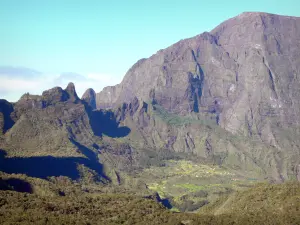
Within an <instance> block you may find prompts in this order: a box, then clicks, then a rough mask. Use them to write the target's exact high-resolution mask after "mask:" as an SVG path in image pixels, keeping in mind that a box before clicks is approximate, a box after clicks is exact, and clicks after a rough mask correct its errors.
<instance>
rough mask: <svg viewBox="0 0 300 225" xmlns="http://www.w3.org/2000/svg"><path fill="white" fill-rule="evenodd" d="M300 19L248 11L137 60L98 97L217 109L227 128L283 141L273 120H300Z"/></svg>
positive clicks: (184, 111)
mask: <svg viewBox="0 0 300 225" xmlns="http://www.w3.org/2000/svg"><path fill="white" fill-rule="evenodd" d="M299 37H300V18H297V17H287V16H278V15H272V14H266V13H243V14H241V15H239V16H237V17H235V18H232V19H229V20H228V21H225V22H224V23H222V24H221V25H219V26H218V27H216V28H215V29H214V30H212V31H211V32H205V33H203V34H200V35H198V36H195V37H193V38H189V39H185V40H181V41H179V42H178V43H176V44H174V45H172V46H170V47H169V48H167V49H164V50H160V51H158V52H157V53H156V54H154V55H153V56H151V57H150V58H148V59H142V60H140V61H138V62H137V63H136V64H135V65H134V66H133V67H132V68H131V69H130V70H129V71H128V72H127V74H126V75H125V77H124V79H123V81H122V82H121V83H120V84H118V85H116V86H114V87H107V88H104V90H103V91H102V92H100V93H98V94H97V97H96V101H97V102H96V104H97V108H113V107H116V106H117V105H119V104H122V103H123V102H126V103H128V104H129V103H130V102H131V101H132V100H133V99H134V98H135V97H138V98H139V99H142V100H143V101H145V102H148V101H154V102H156V103H157V104H159V105H161V106H163V107H164V108H165V109H167V110H168V111H169V112H173V113H176V114H180V115H188V114H189V113H191V112H196V113H199V114H203V113H207V112H209V113H211V114H214V115H215V116H216V120H217V121H216V122H217V123H218V124H219V125H220V126H221V127H223V128H225V129H226V130H228V131H230V132H232V133H235V134H243V135H250V136H252V135H258V136H260V137H261V138H262V140H263V141H264V142H267V143H269V144H271V145H278V143H276V142H277V141H276V138H275V137H274V135H273V134H272V129H271V124H274V123H277V124H278V126H280V127H289V126H290V125H291V124H293V125H299V123H300V116H299V115H300V114H299V109H300V105H299V104H300V103H299V97H300V96H299V91H298V88H299V86H300V83H299V82H300V80H299V79H298V76H297V74H299V71H300V63H299V60H300V57H299V56H300V55H299V54H300V44H299Z"/></svg>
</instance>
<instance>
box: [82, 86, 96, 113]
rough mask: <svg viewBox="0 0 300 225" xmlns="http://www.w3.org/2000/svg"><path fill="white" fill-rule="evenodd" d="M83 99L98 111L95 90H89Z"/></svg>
mask: <svg viewBox="0 0 300 225" xmlns="http://www.w3.org/2000/svg"><path fill="white" fill-rule="evenodd" d="M81 99H82V100H83V101H85V102H86V103H88V104H89V105H90V106H91V107H92V108H93V109H96V92H95V91H94V89H92V88H89V89H87V90H86V91H85V92H84V94H83V95H82V98H81Z"/></svg>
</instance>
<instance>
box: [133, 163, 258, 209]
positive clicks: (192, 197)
mask: <svg viewBox="0 0 300 225" xmlns="http://www.w3.org/2000/svg"><path fill="white" fill-rule="evenodd" d="M139 177H140V179H143V181H144V182H145V183H146V184H147V186H148V188H149V189H150V190H153V191H156V192H158V193H159V195H160V196H161V197H162V198H168V199H171V201H172V203H173V205H174V207H175V208H180V206H181V205H182V204H185V203H186V202H193V203H194V204H195V203H197V202H202V201H207V202H213V201H215V200H216V199H217V198H219V197H220V196H222V195H224V194H228V193H231V192H233V191H238V190H243V189H246V188H248V187H251V186H252V185H254V184H255V183H257V182H258V180H256V179H255V178H251V177H243V176H241V175H239V174H236V173H235V172H234V171H232V170H229V169H226V168H224V167H220V166H216V165H207V164H197V163H194V162H192V161H188V160H178V161H176V160H166V161H165V166H163V167H154V166H152V167H150V168H148V169H144V171H143V172H142V173H141V174H140V175H139Z"/></svg>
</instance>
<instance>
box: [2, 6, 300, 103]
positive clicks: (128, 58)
mask: <svg viewBox="0 0 300 225" xmlns="http://www.w3.org/2000/svg"><path fill="white" fill-rule="evenodd" d="M299 9H300V1H299V0H284V1H281V0H273V1H271V0H251V1H236V0H232V1H225V0H223V1H218V0H214V1H201V0H195V1H194V0H184V1H183V0H181V1H177V0H172V1H169V0H152V1H149V0H147V1H146V0H139V1H135V0H127V1H124V0H118V1H108V0H107V1H104V0H97V1H92V0H72V1H69V0H44V1H41V0H26V1H25V0H0V28H1V33H0V66H5V67H6V68H7V67H8V66H9V67H25V68H30V69H32V70H35V71H38V72H40V73H38V74H39V75H38V76H37V75H36V73H33V74H35V76H31V73H28V71H27V72H25V73H24V74H22V69H20V68H18V71H19V74H17V75H16V73H15V72H12V73H8V72H6V73H5V74H4V73H2V74H1V70H0V98H8V99H9V100H11V101H15V100H17V99H18V98H19V97H20V95H21V94H22V93H23V92H25V91H26V92H27V91H28V92H32V93H37V94H40V93H41V91H42V88H50V87H51V85H66V83H67V82H68V81H69V80H70V79H71V78H72V76H70V72H72V73H76V74H77V75H76V76H74V80H73V81H74V82H75V85H76V86H78V92H79V94H80V95H81V94H82V92H83V91H84V89H85V88H87V86H88V85H90V86H91V87H93V88H94V89H95V90H96V92H99V91H100V90H101V89H102V88H103V87H104V86H106V85H113V84H116V83H118V82H120V81H121V79H122V77H123V76H124V75H125V73H126V71H127V70H128V69H129V68H130V67H131V66H132V65H133V64H134V63H135V62H136V61H137V60H139V59H140V58H145V57H149V56H151V55H152V54H154V53H156V52H157V51H158V50H159V49H162V48H166V47H168V46H169V45H171V44H173V43H175V42H177V41H179V40H180V39H184V38H188V37H191V36H195V35H197V34H200V33H202V32H204V31H210V30H211V29H213V28H214V27H215V26H217V25H218V24H219V23H221V22H223V21H224V20H226V19H228V18H231V17H234V16H236V15H238V14H240V13H242V12H244V11H263V12H269V13H276V14H283V15H291V16H300V10H299ZM10 69H11V70H12V71H13V70H14V68H10ZM24 70H26V69H24ZM6 71H8V70H6ZM20 71H21V72H20ZM62 73H63V75H61V74H62ZM66 73H68V76H66V75H65V74H66ZM22 79H23V81H24V82H25V83H22ZM62 80H63V81H64V82H62ZM15 81H17V82H15ZM31 81H32V82H33V83H34V84H32V83H30V82H31ZM43 81H47V84H44V83H43ZM58 81H59V82H58ZM14 82H15V83H14ZM42 83H43V84H42ZM13 84H16V87H11V86H12V85H13ZM27 86H28V87H27ZM1 89H2V90H1Z"/></svg>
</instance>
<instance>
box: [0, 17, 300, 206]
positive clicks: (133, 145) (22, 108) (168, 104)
mask: <svg viewBox="0 0 300 225" xmlns="http://www.w3.org/2000/svg"><path fill="white" fill-rule="evenodd" d="M299 37H300V18H296V17H287V16H279V15H272V14H267V13H243V14H241V15H239V16H237V17H235V18H232V19H229V20H228V21H225V22H224V23H222V24H220V25H219V26H218V27H216V28H215V29H213V30H212V31H211V32H205V33H203V34H200V35H198V36H195V37H193V38H189V39H185V40H181V41H179V42H178V43H176V44H174V45H172V46H170V47H169V48H166V49H164V50H160V51H158V52H157V53H156V54H154V55H153V56H151V57H150V58H148V59H141V60H139V61H138V62H137V63H136V64H135V65H134V66H133V67H132V68H131V69H130V70H129V71H128V72H127V73H126V75H125V77H124V79H123V81H122V82H121V83H120V84H118V85H116V86H113V87H106V88H104V89H103V91H102V92H100V93H95V91H94V90H93V89H88V90H87V91H86V92H85V93H84V95H83V96H82V98H81V99H80V98H79V97H78V95H77V93H76V89H75V85H74V84H73V83H69V84H68V86H67V87H66V88H65V89H62V88H61V87H54V88H52V89H50V90H46V91H44V92H43V93H42V95H31V94H29V93H27V94H24V95H23V96H22V97H21V98H20V99H19V101H17V102H16V103H10V102H8V101H6V100H0V171H3V172H5V173H6V174H10V175H11V174H25V175H26V176H28V177H31V178H34V179H46V180H51V179H54V178H53V177H56V178H57V177H60V176H62V177H68V179H70V180H71V181H70V182H75V183H74V185H75V186H76V185H77V186H80V187H81V188H82V190H85V189H86V187H87V186H89V185H91V186H92V187H91V189H92V190H93V188H95V187H94V186H96V187H97V188H99V186H100V187H102V188H103V189H105V190H106V189H108V190H109V191H112V190H113V191H115V188H116V187H117V189H118V190H120V189H121V190H122V191H124V192H126V191H131V192H133V193H136V194H138V193H139V194H140V195H142V194H141V193H147V194H153V192H155V193H158V195H159V198H160V199H161V202H163V204H164V205H165V206H167V207H169V208H172V209H173V210H175V211H195V210H197V209H199V208H200V207H203V206H204V205H209V203H213V202H216V201H217V199H218V198H219V197H220V196H224V195H227V194H230V193H235V192H236V191H240V190H244V189H247V188H248V187H251V186H253V185H255V184H256V183H257V182H262V181H264V182H265V181H267V182H269V181H271V182H283V181H288V180H300V152H299V146H300V140H299V138H298V137H299V135H300V126H299V122H300V116H299V106H300V105H299V104H300V101H299V99H300V98H299V93H298V89H299V87H300V83H299V79H298V74H299V71H300V67H299V66H300V64H299V59H300V57H299V53H300V39H299ZM56 178H55V179H56ZM4 186H5V187H7V185H6V184H5V185H4ZM8 186H9V185H8ZM77 186H76V187H77ZM89 187H90V186H89ZM37 189H39V188H37ZM92 190H91V192H92ZM109 191H108V192H109ZM84 201H85V200H84ZM216 210H217V209H216Z"/></svg>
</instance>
